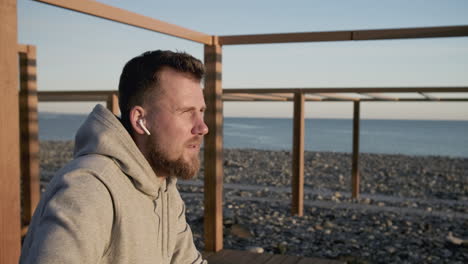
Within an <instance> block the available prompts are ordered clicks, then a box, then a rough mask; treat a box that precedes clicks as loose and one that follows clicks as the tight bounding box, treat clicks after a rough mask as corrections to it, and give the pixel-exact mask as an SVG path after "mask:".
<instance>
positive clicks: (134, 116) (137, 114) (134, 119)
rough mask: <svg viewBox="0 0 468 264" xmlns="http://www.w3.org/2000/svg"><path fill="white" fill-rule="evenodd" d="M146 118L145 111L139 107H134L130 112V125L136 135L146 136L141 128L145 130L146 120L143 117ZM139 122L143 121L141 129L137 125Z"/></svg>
mask: <svg viewBox="0 0 468 264" xmlns="http://www.w3.org/2000/svg"><path fill="white" fill-rule="evenodd" d="M146 116H147V112H146V111H145V109H144V108H143V107H141V106H139V105H136V106H134V107H133V108H132V110H130V124H131V125H132V128H133V131H135V133H136V134H139V135H143V134H146V132H145V130H144V128H143V127H145V128H146V120H145V117H146ZM140 120H142V121H143V127H142V125H141V124H140V123H139V122H140Z"/></svg>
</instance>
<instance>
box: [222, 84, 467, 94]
mask: <svg viewBox="0 0 468 264" xmlns="http://www.w3.org/2000/svg"><path fill="white" fill-rule="evenodd" d="M419 92H421V93H468V86H446V87H443V86H438V87H366V88H242V89H229V88H228V89H224V90H223V94H233V93H257V94H277V93H306V94H307V93H310V94H312V93H419Z"/></svg>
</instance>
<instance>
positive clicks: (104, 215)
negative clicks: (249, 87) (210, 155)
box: [20, 50, 208, 264]
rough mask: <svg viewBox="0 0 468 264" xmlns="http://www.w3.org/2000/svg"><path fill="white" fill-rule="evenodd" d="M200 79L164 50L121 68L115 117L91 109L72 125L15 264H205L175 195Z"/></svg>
mask: <svg viewBox="0 0 468 264" xmlns="http://www.w3.org/2000/svg"><path fill="white" fill-rule="evenodd" d="M203 75H204V67H203V64H202V62H201V61H199V60H198V59H195V58H194V57H192V56H190V55H188V54H186V53H178V52H171V51H159V50H158V51H152V52H146V53H143V54H142V55H140V56H138V57H135V58H133V59H132V60H130V61H129V62H128V63H127V64H126V65H125V67H124V69H123V71H122V74H121V77H120V83H119V105H120V111H121V117H120V118H118V117H116V116H115V115H113V114H112V113H111V112H109V111H108V110H107V109H106V108H104V107H103V106H101V105H97V106H96V107H95V108H94V110H93V111H92V112H91V114H90V115H89V116H88V118H87V119H86V121H85V122H84V124H83V125H82V126H81V127H80V129H79V130H78V132H77V134H76V137H75V150H74V159H73V160H72V161H71V162H70V163H68V164H67V165H66V166H65V167H64V168H62V169H61V170H59V171H58V172H57V174H56V175H55V176H54V178H53V179H52V181H51V182H50V183H49V185H48V187H47V190H46V192H45V193H44V194H43V195H42V198H41V201H40V203H39V205H38V207H37V209H36V211H35V213H34V216H33V219H32V222H31V225H30V227H29V230H28V234H27V236H26V238H25V241H24V243H23V249H22V254H21V258H20V263H114V264H119V263H138V264H142V263H206V261H204V260H203V259H202V257H201V255H200V253H199V252H198V251H197V249H196V248H195V245H194V243H193V237H192V232H191V229H190V227H189V226H188V224H187V222H186V220H185V205H184V203H183V201H182V199H181V197H180V194H179V192H178V191H177V188H176V181H177V178H182V179H190V178H191V177H193V176H194V175H195V174H196V173H197V171H198V169H199V167H200V161H199V151H200V144H201V142H202V138H203V136H204V135H205V134H207V133H208V127H207V126H206V124H205V123H204V121H203V114H204V111H205V108H206V106H205V101H204V98H203V92H202V89H201V85H200V82H201V79H202V78H203Z"/></svg>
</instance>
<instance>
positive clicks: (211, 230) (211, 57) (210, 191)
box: [204, 37, 223, 252]
mask: <svg viewBox="0 0 468 264" xmlns="http://www.w3.org/2000/svg"><path fill="white" fill-rule="evenodd" d="M213 41H214V43H215V45H205V68H206V77H205V91H204V93H205V99H206V106H207V109H206V113H205V122H206V124H207V125H208V128H209V130H210V131H209V133H208V135H206V136H205V150H204V153H205V154H204V155H205V220H204V228H205V251H214V252H217V251H220V250H222V249H223V101H222V95H223V88H222V86H221V54H222V50H221V46H219V45H216V43H217V39H216V37H214V39H213Z"/></svg>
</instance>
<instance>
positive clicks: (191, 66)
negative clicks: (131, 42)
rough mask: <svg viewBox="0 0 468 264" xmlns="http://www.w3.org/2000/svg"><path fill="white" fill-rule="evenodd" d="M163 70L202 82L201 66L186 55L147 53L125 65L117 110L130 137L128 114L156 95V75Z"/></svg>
mask: <svg viewBox="0 0 468 264" xmlns="http://www.w3.org/2000/svg"><path fill="white" fill-rule="evenodd" d="M164 67H169V68H172V69H174V70H176V71H178V72H182V73H189V74H190V75H192V76H193V78H195V79H196V80H198V81H201V80H202V79H203V76H204V74H205V68H204V67H203V63H202V62H201V61H200V60H198V59H196V58H194V57H192V56H191V55H189V54H187V53H185V52H172V51H169V50H155V51H147V52H145V53H143V54H141V55H140V56H137V57H135V58H133V59H131V60H130V61H129V62H127V64H125V66H124V68H123V70H122V74H121V75H120V82H119V107H120V113H121V120H122V124H123V126H124V127H125V128H126V129H127V130H128V131H129V132H130V133H131V131H132V129H131V128H132V126H131V124H130V110H131V109H132V108H133V107H134V106H136V105H143V103H144V102H145V98H148V97H150V96H154V95H157V94H158V92H159V91H158V80H159V73H160V72H161V70H162V69H163V68H164Z"/></svg>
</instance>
